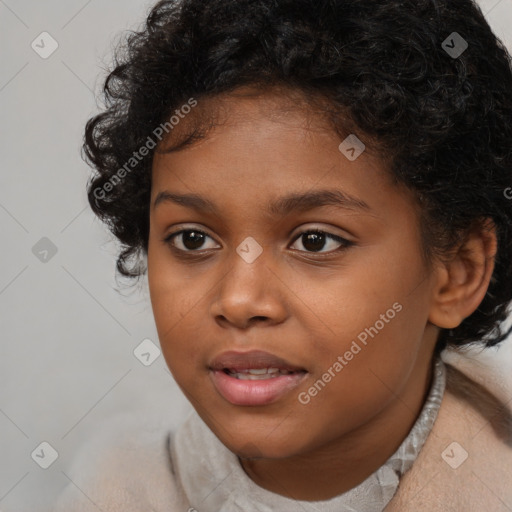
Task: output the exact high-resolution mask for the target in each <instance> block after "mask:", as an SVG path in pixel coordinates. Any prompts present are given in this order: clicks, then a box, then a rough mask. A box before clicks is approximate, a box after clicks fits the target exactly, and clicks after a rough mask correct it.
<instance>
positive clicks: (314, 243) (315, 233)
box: [295, 229, 352, 252]
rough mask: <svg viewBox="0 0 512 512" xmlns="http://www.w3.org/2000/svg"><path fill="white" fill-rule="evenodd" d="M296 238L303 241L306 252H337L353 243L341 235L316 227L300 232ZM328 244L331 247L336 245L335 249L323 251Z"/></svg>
mask: <svg viewBox="0 0 512 512" xmlns="http://www.w3.org/2000/svg"><path fill="white" fill-rule="evenodd" d="M295 240H296V241H299V240H300V241H301V243H302V246H303V247H304V248H305V249H306V252H335V251H336V250H343V249H345V248H347V247H349V246H350V245H352V242H350V241H348V240H345V239H344V238H342V237H341V236H337V235H333V234H332V233H326V232H325V231H320V230H316V229H315V230H310V231H304V232H303V233H300V234H299V235H298V237H297V238H296V239H295ZM329 241H330V242H331V243H330V244H329V243H328V242H329ZM336 244H338V248H336ZM326 245H327V246H329V245H330V246H331V249H332V246H333V245H334V249H333V250H331V251H329V250H328V251H321V249H323V248H324V247H325V246H326Z"/></svg>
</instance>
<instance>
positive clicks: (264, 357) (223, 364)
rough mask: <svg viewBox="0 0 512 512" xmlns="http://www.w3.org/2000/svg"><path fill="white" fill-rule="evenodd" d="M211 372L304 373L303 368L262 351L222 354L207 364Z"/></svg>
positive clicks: (232, 351)
mask: <svg viewBox="0 0 512 512" xmlns="http://www.w3.org/2000/svg"><path fill="white" fill-rule="evenodd" d="M209 367H210V369H212V370H227V369H229V370H235V371H240V370H252V369H262V368H279V369H280V370H288V371H305V369H304V368H301V367H299V366H294V365H293V364H291V363H289V362H288V361H285V360H284V359H281V358H280V357H277V356H275V355H273V354H270V353H269V352H264V351H263V350H251V351H248V352H236V351H234V350H231V351H227V352H222V353H221V354H219V355H218V356H216V357H215V358H214V359H213V360H212V361H211V363H210V364H209Z"/></svg>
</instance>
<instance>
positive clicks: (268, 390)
mask: <svg viewBox="0 0 512 512" xmlns="http://www.w3.org/2000/svg"><path fill="white" fill-rule="evenodd" d="M306 375H307V373H305V372H304V373H292V374H290V375H281V376H279V377H272V378H270V379H264V380H241V379H237V378H236V377H231V376H229V375H228V374H226V373H225V372H224V371H222V370H210V378H211V379H212V381H213V384H214V386H215V388H216V389H217V391H218V392H219V393H220V394H221V395H222V396H223V397H224V398H225V399H226V400H227V401H228V402H230V403H232V404H234V405H267V404H271V403H274V402H277V401H278V400H279V399H280V398H282V397H283V396H284V395H285V394H286V393H289V392H290V391H291V390H292V389H295V388H296V387H297V386H298V385H299V384H300V383H301V382H302V381H303V380H304V378H305V377H306Z"/></svg>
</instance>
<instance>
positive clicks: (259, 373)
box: [228, 368, 294, 380]
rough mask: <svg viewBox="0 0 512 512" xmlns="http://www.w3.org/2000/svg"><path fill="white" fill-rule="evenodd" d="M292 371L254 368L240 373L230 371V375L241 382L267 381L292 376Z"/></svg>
mask: <svg viewBox="0 0 512 512" xmlns="http://www.w3.org/2000/svg"><path fill="white" fill-rule="evenodd" d="M291 373H294V372H291V371H288V370H280V369H279V368H252V369H250V370H241V371H240V372H233V371H232V370H228V374H229V375H230V376H231V377H235V378H237V379H240V380H265V379H274V378H276V377H279V376H281V375H290V374H291Z"/></svg>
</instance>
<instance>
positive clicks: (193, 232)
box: [164, 229, 213, 252]
mask: <svg viewBox="0 0 512 512" xmlns="http://www.w3.org/2000/svg"><path fill="white" fill-rule="evenodd" d="M175 239H176V240H175ZM208 239H211V240H213V239H212V238H211V237H210V236H209V235H207V234H206V233H203V232H202V231H199V230H197V229H184V230H182V231H178V232H177V233H172V234H170V235H169V236H167V237H166V238H165V239H164V242H165V243H167V244H169V245H171V246H172V247H173V248H175V249H178V250H180V251H183V252H193V251H197V250H198V249H211V248H212V247H203V245H204V244H205V242H206V241H207V240H208Z"/></svg>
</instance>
